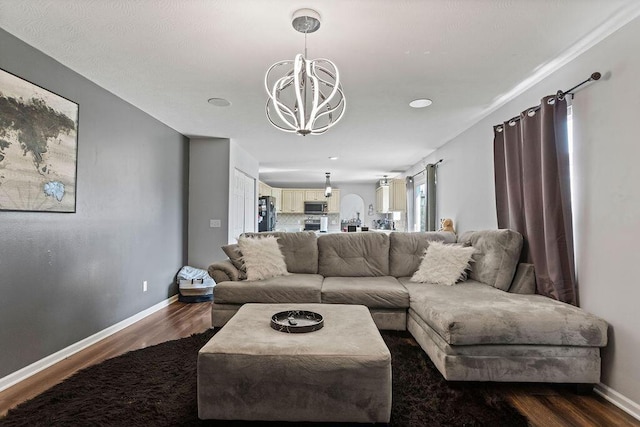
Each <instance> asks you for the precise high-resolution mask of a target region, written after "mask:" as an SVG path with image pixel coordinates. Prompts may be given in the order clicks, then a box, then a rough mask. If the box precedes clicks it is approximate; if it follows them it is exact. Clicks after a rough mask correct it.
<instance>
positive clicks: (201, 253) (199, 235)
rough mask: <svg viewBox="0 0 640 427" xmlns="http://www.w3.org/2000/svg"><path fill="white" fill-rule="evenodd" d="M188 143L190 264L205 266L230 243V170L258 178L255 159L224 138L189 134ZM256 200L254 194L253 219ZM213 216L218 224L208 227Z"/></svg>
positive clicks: (232, 206) (217, 259)
mask: <svg viewBox="0 0 640 427" xmlns="http://www.w3.org/2000/svg"><path fill="white" fill-rule="evenodd" d="M189 145H190V160H189V162H190V166H189V227H188V228H189V265H191V266H192V267H197V268H204V269H206V268H207V267H208V266H209V264H211V263H212V262H213V261H221V260H223V259H226V258H227V256H226V255H225V254H224V252H222V250H221V249H220V247H222V246H224V245H226V244H227V243H229V235H230V227H231V226H230V224H229V222H230V218H231V215H232V214H233V212H232V209H234V204H233V203H231V197H232V191H233V188H232V185H233V182H232V177H233V171H234V169H236V168H237V169H238V170H240V171H242V172H244V173H245V174H247V175H249V176H250V177H253V178H255V179H256V180H257V177H258V161H257V160H256V159H255V158H253V157H252V156H251V155H249V153H247V151H246V150H244V149H243V148H242V147H240V146H238V145H237V144H236V143H235V142H234V141H230V140H229V139H227V138H191V140H190V143H189ZM256 194H257V191H256ZM257 204H258V200H257V196H256V200H255V203H254V206H252V209H254V213H256V215H254V216H255V217H256V222H257ZM212 219H219V220H220V221H221V226H220V227H219V228H217V227H216V228H211V227H210V226H209V221H210V220H212Z"/></svg>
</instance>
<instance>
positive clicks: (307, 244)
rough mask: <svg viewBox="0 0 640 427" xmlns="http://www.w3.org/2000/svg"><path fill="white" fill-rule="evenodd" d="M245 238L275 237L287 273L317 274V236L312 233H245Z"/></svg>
mask: <svg viewBox="0 0 640 427" xmlns="http://www.w3.org/2000/svg"><path fill="white" fill-rule="evenodd" d="M244 235H245V236H248V237H252V236H275V237H277V238H278V243H279V244H280V250H282V254H283V255H284V261H285V263H286V264H287V271H289V273H307V274H317V273H318V244H317V240H318V236H316V233H314V232H313V231H297V232H293V233H287V232H279V231H276V232H268V233H245V234H244Z"/></svg>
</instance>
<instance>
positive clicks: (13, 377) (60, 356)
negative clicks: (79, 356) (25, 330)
mask: <svg viewBox="0 0 640 427" xmlns="http://www.w3.org/2000/svg"><path fill="white" fill-rule="evenodd" d="M177 300H178V295H174V296H172V297H171V298H168V299H166V300H164V301H161V302H159V303H158V304H156V305H154V306H151V307H149V308H147V309H146V310H144V311H141V312H140V313H138V314H134V315H133V316H131V317H129V318H128V319H124V320H123V321H121V322H118V323H116V324H115V325H113V326H110V327H108V328H106V329H103V330H102V331H100V332H98V333H95V334H93V335H91V336H90V337H87V338H85V339H83V340H81V341H78V342H77V343H75V344H71V345H70V346H69V347H66V348H63V349H62V350H60V351H57V352H55V353H53V354H51V355H49V356H47V357H45V358H44V359H40V360H38V361H37V362H34V363H32V364H31V365H28V366H25V367H24V368H22V369H20V370H18V371H16V372H13V373H11V374H9V375H7V376H6V377H3V378H0V391H3V390H6V389H8V388H9V387H11V386H13V385H16V384H17V383H19V382H20V381H24V380H26V379H27V378H29V377H30V376H32V375H35V374H37V373H38V372H40V371H42V370H44V369H47V368H48V367H49V366H52V365H55V364H56V363H58V362H60V361H62V360H64V359H66V358H67V357H69V356H72V355H73V354H75V353H77V352H79V351H81V350H84V349H85V348H87V347H89V346H91V345H93V344H95V343H97V342H98V341H100V340H103V339H105V338H107V337H108V336H110V335H113V334H115V333H116V332H118V331H121V330H122V329H124V328H126V327H127V326H131V325H133V324H134V323H136V322H138V321H139V320H142V319H144V318H145V317H147V316H149V315H150V314H153V313H155V312H156V311H158V310H160V309H162V308H164V307H166V306H168V305H169V304H171V303H173V302H175V301H177Z"/></svg>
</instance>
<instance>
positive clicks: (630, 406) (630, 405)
mask: <svg viewBox="0 0 640 427" xmlns="http://www.w3.org/2000/svg"><path fill="white" fill-rule="evenodd" d="M593 391H595V392H596V393H598V394H599V395H600V396H602V397H603V398H604V399H605V400H608V401H609V402H611V403H613V404H614V405H616V406H617V407H618V408H620V409H622V410H623V411H624V412H626V413H627V414H629V415H631V416H632V417H634V418H636V419H638V420H640V404H638V403H636V402H634V401H633V400H631V399H629V398H628V397H626V396H623V395H622V394H620V393H618V392H617V391H615V390H614V389H612V388H610V387H607V386H606V385H604V384H602V383H600V384H596V386H595V387H594V389H593Z"/></svg>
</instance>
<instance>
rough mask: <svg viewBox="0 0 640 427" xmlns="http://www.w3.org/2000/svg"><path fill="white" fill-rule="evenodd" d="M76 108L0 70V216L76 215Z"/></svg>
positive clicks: (76, 106) (76, 105) (77, 111)
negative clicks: (26, 213) (7, 213)
mask: <svg viewBox="0 0 640 427" xmlns="http://www.w3.org/2000/svg"><path fill="white" fill-rule="evenodd" d="M78 121H79V105H78V104H77V103H75V102H73V101H71V100H69V99H67V98H65V97H63V96H60V95H58V94H56V93H53V92H51V91H49V90H47V89H45V88H43V87H41V86H38V85H36V84H34V83H32V82H30V81H28V80H25V79H23V78H21V77H19V76H17V75H15V74H12V73H10V72H8V71H5V70H3V69H0V211H30V212H66V213H75V211H76V181H77V171H78V161H77V159H78Z"/></svg>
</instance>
